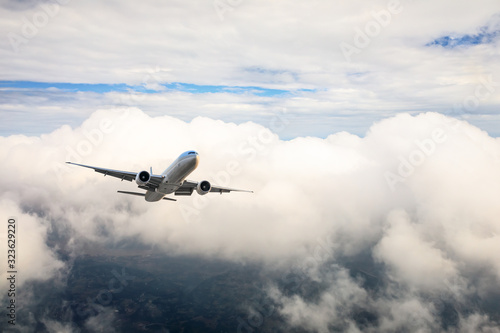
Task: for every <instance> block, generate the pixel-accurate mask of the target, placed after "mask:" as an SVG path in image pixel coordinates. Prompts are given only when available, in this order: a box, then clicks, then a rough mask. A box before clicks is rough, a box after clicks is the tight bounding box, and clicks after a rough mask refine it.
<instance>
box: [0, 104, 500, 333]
mask: <svg viewBox="0 0 500 333" xmlns="http://www.w3.org/2000/svg"><path fill="white" fill-rule="evenodd" d="M285 126H286V125H285ZM0 141H1V142H0V143H1V144H0V157H2V160H3V161H4V163H3V164H2V166H1V167H0V168H1V172H2V174H4V175H9V177H3V178H2V179H1V180H0V186H1V188H2V189H5V190H4V191H3V192H2V195H1V196H0V202H1V205H2V207H3V208H2V212H4V215H5V217H4V220H5V219H6V218H7V215H16V216H17V217H18V221H19V222H18V223H19V224H20V226H22V225H28V224H29V225H30V227H29V228H27V229H22V230H21V231H22V233H21V237H22V238H21V239H20V241H22V242H21V243H20V249H22V251H21V252H20V253H21V259H22V260H21V265H27V266H26V268H23V272H24V278H26V279H27V278H31V279H40V280H45V279H47V278H50V277H54V276H57V275H58V274H59V272H60V270H61V269H62V268H63V267H62V266H63V264H62V262H61V261H60V260H58V259H56V258H57V256H56V255H55V251H56V249H57V247H61V248H64V250H65V251H67V250H70V251H71V249H73V251H75V252H74V253H73V254H74V255H76V251H77V250H78V249H80V246H81V243H82V242H85V241H87V240H90V241H95V242H102V243H105V244H112V243H113V242H117V241H120V240H124V239H130V238H133V239H137V240H138V241H140V242H142V243H144V244H146V245H150V246H155V247H157V248H160V249H163V250H164V251H166V252H168V253H170V254H189V255H200V256H205V257H209V258H222V259H227V260H232V261H236V262H248V261H250V262H262V263H264V264H266V265H267V266H268V267H279V268H280V269H282V270H285V271H286V270H287V267H292V266H294V267H296V268H298V269H299V270H300V271H301V272H302V276H303V278H304V279H308V280H309V279H312V281H317V283H320V284H321V285H323V286H325V287H324V288H326V289H324V290H323V291H321V289H320V294H319V297H320V298H319V300H318V301H317V302H315V303H311V301H310V300H308V299H307V298H301V296H300V295H298V296H295V297H293V296H286V298H283V296H279V295H278V296H277V298H276V299H277V300H280V302H282V304H283V306H284V307H283V309H282V310H283V314H286V315H287V316H288V317H289V318H292V319H290V323H291V324H292V325H299V326H305V327H309V328H310V329H312V330H316V331H320V332H321V331H326V330H327V329H328V327H329V326H328V325H330V324H329V323H330V321H329V320H330V319H328V318H329V317H331V316H332V315H334V314H339V312H338V311H339V310H338V309H337V310H336V306H335V304H337V303H336V302H338V301H339V300H340V299H344V298H345V299H346V300H351V301H352V306H353V307H357V306H359V305H360V304H362V303H363V301H362V300H361V299H360V298H359V297H361V298H363V297H365V298H366V299H367V301H366V304H365V305H366V306H365V307H364V309H365V310H367V311H374V312H375V313H376V315H377V316H379V317H380V318H385V319H384V320H383V321H379V325H383V326H384V327H388V328H389V327H392V328H393V329H398V327H403V328H404V327H420V326H422V327H428V328H429V327H430V328H431V329H432V328H433V327H435V325H439V318H438V317H436V316H439V313H437V312H436V311H434V310H433V309H434V305H433V304H431V303H432V302H431V301H430V298H432V297H436V295H438V296H437V297H441V298H442V299H444V300H446V302H458V303H459V304H462V303H461V302H467V299H468V297H473V296H474V295H481V297H489V296H488V290H495V289H497V288H498V278H500V269H499V267H500V266H499V264H498V260H497V258H496V256H495V253H497V252H498V251H497V246H496V245H495V239H496V234H497V233H498V225H497V217H498V216H499V214H500V211H499V210H498V205H497V203H496V201H495V198H498V197H499V196H500V193H499V191H500V186H499V185H500V173H499V172H500V171H499V170H500V168H498V166H499V164H500V142H499V140H498V139H494V138H491V137H490V136H488V135H487V134H486V133H485V132H483V131H480V130H478V129H477V128H475V127H473V126H471V125H470V124H468V123H466V122H463V121H457V120H454V119H452V118H447V117H444V116H443V115H439V114H436V113H425V114H420V115H418V116H415V117H413V116H409V115H406V114H403V115H399V116H397V117H393V118H389V119H386V120H383V121H381V122H379V123H377V124H375V125H374V126H372V128H371V129H370V130H369V132H368V133H367V135H366V136H365V137H364V138H360V137H358V136H355V135H352V134H349V133H347V132H339V133H336V134H331V135H330V136H328V137H327V138H326V139H320V138H313V137H303V138H296V139H293V140H290V141H283V140H279V138H278V137H277V136H276V135H274V134H272V132H271V131H269V129H266V128H265V127H263V126H261V125H257V124H255V123H251V122H248V123H244V124H240V125H236V124H234V123H225V122H222V121H217V120H212V119H209V118H203V117H198V118H196V119H194V120H193V121H191V122H190V123H186V122H184V121H181V120H179V119H176V118H173V117H169V116H161V117H150V116H148V115H146V114H144V113H143V112H141V111H140V110H138V109H134V108H122V109H112V110H99V111H96V112H95V113H93V114H92V115H91V116H90V117H89V118H88V119H87V120H86V121H85V122H84V123H83V124H82V125H81V126H80V127H77V128H71V127H69V126H63V127H61V128H59V129H58V130H56V131H54V132H52V133H49V134H45V135H42V136H40V137H26V136H22V135H17V136H10V137H1V138H0ZM188 149H196V150H197V151H198V152H199V153H200V156H201V163H200V165H199V167H198V169H197V170H196V171H195V172H194V173H193V174H192V175H190V176H189V178H190V179H195V180H202V179H208V180H210V181H212V182H213V183H216V184H217V183H218V184H219V185H229V186H233V187H239V188H244V189H252V190H254V191H255V193H253V194H247V193H231V194H230V195H222V196H218V195H216V196H211V195H207V196H198V195H196V194H195V195H193V196H192V197H188V198H178V199H179V201H177V202H176V203H171V202H162V203H155V204H151V203H147V202H145V201H144V200H142V199H141V198H137V197H129V196H123V195H119V194H117V193H116V190H119V189H122V190H133V189H134V188H135V184H133V183H132V184H131V183H128V182H123V183H121V182H119V181H118V180H117V179H113V178H109V177H106V178H104V177H102V176H101V175H99V174H96V173H94V172H92V171H91V170H88V169H84V168H79V167H75V166H70V165H66V164H64V161H66V160H71V161H74V162H80V163H84V164H89V165H95V166H102V167H109V168H114V169H118V170H135V171H140V170H147V169H149V166H152V167H153V170H154V171H155V172H161V171H162V170H163V169H164V168H165V167H166V166H167V165H169V164H170V162H171V161H172V160H173V159H174V158H175V157H176V156H177V155H178V154H179V153H181V152H182V151H185V150H188ZM34 161H36V163H34ZM403 161H405V162H403ZM403 164H404V168H402V165H403ZM405 168H406V169H405ZM402 170H403V171H405V172H404V174H401V171H402ZM388 172H390V173H392V174H393V175H395V176H397V177H399V178H397V181H396V184H392V185H391V183H390V182H388V181H387V179H386V177H385V175H386V174H387V173H388ZM52 230H54V231H59V234H62V235H65V237H63V238H57V237H56V238H57V239H56V240H55V241H56V242H55V243H53V242H54V240H53V241H52V243H51V244H58V245H57V246H56V247H54V246H55V245H51V246H50V247H49V246H47V244H46V238H47V235H48V233H49V232H51V231H52ZM2 232H3V231H2ZM22 256H25V257H22ZM366 256H368V258H372V259H369V260H372V261H373V258H376V259H377V260H378V261H379V265H381V267H380V268H378V270H379V271H378V272H377V273H373V274H376V276H378V277H377V278H378V279H380V280H381V281H383V283H385V284H387V285H386V287H383V286H382V288H383V291H382V292H383V294H382V295H380V296H377V297H374V296H373V295H371V294H370V291H369V290H368V289H366V288H365V287H363V285H362V284H361V282H360V281H358V280H355V279H353V278H352V277H350V276H348V275H346V273H345V272H347V271H345V272H344V273H342V274H344V275H342V276H343V278H342V279H339V278H338V276H337V278H334V277H332V275H331V274H330V275H329V274H328V270H329V268H328V267H330V266H328V265H330V264H331V263H332V262H337V263H339V264H340V265H342V264H343V263H344V262H345V261H346V260H347V262H349V261H353V262H356V261H357V260H361V258H365V257H366ZM363 260H366V259H363ZM373 264H374V265H375V264H376V263H373ZM290 265H292V266H290ZM42 267H43V268H42ZM485 267H491V269H487V270H485V269H484V268H485ZM342 269H345V268H342ZM361 269H362V270H363V271H365V269H363V268H361ZM354 271H356V270H354ZM370 274H371V273H370ZM373 274H372V275H373ZM479 277H480V278H479ZM341 282H342V283H341ZM343 286H344V287H345V286H347V287H345V288H344V287H343ZM339 288H340V289H339ZM349 290H350V291H349ZM341 292H347V293H348V294H346V295H344V294H342V295H341V294H338V293H341ZM349 292H353V293H354V294H352V295H351V294H349ZM366 293H368V294H366ZM356 295H357V296H356ZM351 296H352V297H351ZM358 296H359V297H358ZM429 297H430V298H429ZM376 304H378V306H380V310H374V309H375V308H377V306H375V305H376ZM391 304H392V305H391ZM416 307H421V309H420V310H418V311H417V310H415V309H416ZM319 309H321V311H320V310H319ZM405 309H406V310H405ZM401 311H403V312H401ZM405 311H406V312H405ZM307 313H311V314H312V313H314V314H315V316H314V318H316V319H314V320H311V321H307V320H306V319H305V318H307V317H308V316H307V315H306V314H307ZM404 313H412V315H413V316H414V318H415V321H414V322H413V324H410V323H409V322H408V320H409V319H408V320H406V319H405V318H406V317H407V315H406V314H404ZM327 317H328V318H327ZM293 318H295V319H293ZM311 318H312V317H311ZM391 318H392V319H391ZM412 320H413V319H412ZM344 324H345V325H344V326H343V327H344V328H346V329H347V328H349V327H350V328H352V329H353V330H356V329H361V328H360V327H356V325H358V324H359V323H356V322H354V321H349V320H348V321H346V322H345V323H344ZM412 325H414V326H412ZM464 325H465V324H464ZM488 325H490V326H491V327H495V325H496V324H495V323H494V322H490V323H489V324H488Z"/></svg>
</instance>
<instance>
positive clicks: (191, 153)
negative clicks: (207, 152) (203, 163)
mask: <svg viewBox="0 0 500 333" xmlns="http://www.w3.org/2000/svg"><path fill="white" fill-rule="evenodd" d="M194 154H196V153H195V152H194V151H190V152H189V153H188V155H194Z"/></svg>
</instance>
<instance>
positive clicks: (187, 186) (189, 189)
mask: <svg viewBox="0 0 500 333" xmlns="http://www.w3.org/2000/svg"><path fill="white" fill-rule="evenodd" d="M196 186H198V182H193V181H191V180H185V181H184V182H183V183H182V186H181V187H179V188H178V189H177V191H175V195H191V193H193V190H194V189H196ZM210 192H216V193H220V194H222V193H229V192H250V193H253V191H248V190H239V189H236V188H229V187H223V186H217V185H212V187H211V188H210Z"/></svg>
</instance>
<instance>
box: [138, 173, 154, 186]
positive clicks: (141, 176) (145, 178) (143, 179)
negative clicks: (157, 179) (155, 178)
mask: <svg viewBox="0 0 500 333" xmlns="http://www.w3.org/2000/svg"><path fill="white" fill-rule="evenodd" d="M150 179H151V175H150V174H149V172H147V171H141V172H139V173H138V174H137V176H135V182H136V183H137V185H146V184H147V183H148V182H149V180H150Z"/></svg>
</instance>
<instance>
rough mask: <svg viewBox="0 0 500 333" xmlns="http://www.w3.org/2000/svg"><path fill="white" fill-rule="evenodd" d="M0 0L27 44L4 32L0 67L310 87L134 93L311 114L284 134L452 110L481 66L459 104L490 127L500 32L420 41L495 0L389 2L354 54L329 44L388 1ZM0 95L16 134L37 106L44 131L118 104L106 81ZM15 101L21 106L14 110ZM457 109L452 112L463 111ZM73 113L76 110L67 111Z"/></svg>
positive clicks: (75, 78) (93, 76)
mask: <svg viewBox="0 0 500 333" xmlns="http://www.w3.org/2000/svg"><path fill="white" fill-rule="evenodd" d="M61 2H63V1H61ZM229 3H231V2H229ZM33 4H35V3H33ZM11 5H12V2H11V1H8V2H4V5H3V6H2V7H1V8H0V11H1V12H0V14H2V17H4V18H5V19H4V20H2V22H0V31H1V32H3V35H5V36H7V34H9V33H15V34H17V35H19V36H21V37H22V38H25V39H26V43H21V44H20V45H19V47H18V48H19V50H18V52H17V53H16V52H13V49H12V45H11V43H10V42H9V39H8V38H4V39H2V41H1V42H0V57H1V58H2V59H3V60H4V61H2V62H0V64H1V65H0V66H1V67H0V69H1V70H2V73H3V74H4V75H3V77H4V80H21V81H22V80H28V81H41V82H76V83H81V82H83V83H126V84H129V85H142V86H145V87H150V88H151V87H155V88H158V89H159V88H160V87H161V86H159V84H161V83H167V82H186V83H194V84H206V85H226V86H256V87H264V88H275V89H285V90H292V91H295V90H296V89H300V88H308V89H317V90H316V91H315V92H309V93H298V94H297V95H298V96H295V97H297V98H290V97H289V96H287V97H286V98H280V97H275V98H259V97H255V96H253V97H252V98H249V97H248V96H234V94H229V93H226V94H215V95H210V94H209V96H192V95H191V94H184V93H181V94H172V93H169V92H167V91H164V92H162V93H159V94H158V95H156V94H155V95H154V96H147V97H145V99H144V100H141V101H138V100H135V101H133V106H138V107H140V108H141V109H143V110H144V111H146V112H147V113H148V114H150V115H157V114H159V113H161V114H164V113H165V112H168V113H169V115H172V116H176V117H179V116H180V117H182V118H183V119H184V120H191V119H193V118H195V117H196V115H206V116H209V117H211V118H223V119H224V120H225V121H237V122H244V121H246V120H252V121H256V122H259V123H261V124H265V121H261V114H262V113H266V114H273V113H276V109H275V108H276V107H278V108H280V109H282V108H287V109H288V110H289V112H290V113H292V114H294V115H299V116H301V115H302V116H304V115H307V117H309V119H308V120H307V119H305V118H306V117H300V121H301V122H302V124H301V125H298V127H299V129H301V130H295V131H293V132H292V131H290V132H289V134H288V137H293V136H297V135H315V136H326V135H327V134H328V133H327V129H328V128H332V126H334V127H335V128H338V130H342V129H343V130H348V131H350V132H356V133H357V134H358V135H360V134H363V133H364V132H365V130H366V129H367V128H368V127H369V126H370V124H371V123H372V122H373V120H378V119H383V118H385V117H387V116H390V115H393V114H394V113H398V112H407V111H412V112H416V111H439V112H445V113H446V112H451V111H452V110H453V109H454V108H455V105H462V106H461V107H459V109H463V103H464V99H465V98H467V97H468V96H474V94H475V92H476V88H477V86H478V85H480V84H481V79H482V78H484V77H488V76H492V78H493V81H494V82H495V83H496V86H495V87H494V89H495V90H494V91H493V93H492V94H491V95H490V96H488V97H487V98H486V97H485V98H481V99H480V100H479V103H477V104H471V105H472V106H471V107H470V108H469V109H467V110H465V111H466V113H467V114H471V115H470V117H471V118H470V119H469V121H470V122H472V123H474V124H476V125H479V126H480V127H481V128H483V129H486V130H488V131H489V132H490V134H492V135H495V136H498V134H499V133H498V130H497V129H498V127H499V126H498V123H499V119H498V115H497V109H498V105H499V103H500V99H499V94H498V93H497V92H498V82H499V81H500V79H499V77H500V68H499V65H498V61H496V59H497V58H498V50H499V48H498V41H494V42H492V43H489V44H484V45H477V46H474V47H469V48H458V49H454V50H449V49H444V48H441V47H431V48H430V47H427V46H425V45H426V44H427V43H429V42H431V41H433V40H434V39H435V38H439V37H442V36H446V35H450V34H470V35H473V34H475V33H477V32H478V31H479V30H480V28H481V27H484V26H491V27H496V26H497V25H498V23H497V21H498V15H495V14H498V13H495V10H496V8H497V6H496V2H495V1H494V0H482V1H480V2H474V3H473V2H470V1H465V0H464V1H458V2H457V1H451V0H448V1H444V2H440V3H439V4H436V3H434V2H431V1H420V2H414V1H404V0H401V1H400V7H401V8H400V9H401V10H400V12H398V13H397V14H392V15H391V19H390V20H389V21H390V22H389V23H388V24H387V25H386V26H382V27H381V28H380V32H378V33H376V34H373V35H372V36H371V37H370V39H369V43H368V44H367V46H366V47H364V46H363V47H357V48H358V50H359V53H356V54H354V55H353V56H352V57H351V58H352V59H351V61H348V60H347V59H346V58H345V57H344V55H343V54H342V51H341V49H340V47H339V46H340V45H341V43H343V42H344V43H349V44H352V45H354V44H355V38H356V34H357V31H358V29H361V30H364V29H365V28H366V26H367V25H369V24H370V23H373V22H375V23H376V22H377V20H376V19H375V18H374V16H373V13H374V12H375V13H380V12H383V11H388V10H389V5H388V2H386V1H376V2H373V1H369V2H367V1H353V2H349V3H346V2H328V3H325V2H323V1H305V2H294V3H293V4H289V3H288V2H285V1H277V2H273V4H269V3H268V2H265V1H245V2H234V3H231V4H230V6H232V7H234V8H232V10H229V11H227V12H225V15H224V20H223V21H221V20H220V18H219V15H218V13H217V10H216V9H215V8H214V6H213V5H214V3H213V2H212V1H208V2H207V1H197V2H196V1H194V2H189V3H186V2H182V1H170V2H167V3H165V4H162V5H161V6H159V5H158V4H157V3H154V2H142V3H141V4H140V5H139V4H137V3H135V2H127V1H122V2H120V3H113V2H110V3H101V2H92V1H90V2H85V3H82V2H78V1H70V2H67V3H66V2H64V4H63V5H60V6H59V10H58V11H57V13H56V14H54V15H52V16H51V15H49V14H47V13H45V10H44V9H43V7H40V6H39V5H34V6H25V7H23V8H16V9H15V10H14V9H13V8H12V6H11ZM96 9H98V10H96ZM37 15H38V16H37ZM43 15H46V16H48V17H49V18H48V20H47V22H46V24H43V23H44V22H45V21H40V22H41V23H39V24H38V25H39V27H36V26H35V28H33V29H34V30H35V31H36V33H35V32H34V33H33V37H30V36H31V34H28V37H29V38H28V37H23V36H24V35H23V31H25V30H26V31H29V28H26V26H29V24H28V23H26V22H31V23H33V21H34V18H35V17H42V16H43ZM457 17H461V19H460V20H457V19H456V18H457ZM39 19H40V18H39ZM33 24H34V23H33ZM25 34H26V33H25ZM4 95H5V96H6V97H7V100H6V101H4V103H3V104H4V105H3V106H2V112H3V113H4V115H5V118H6V119H7V121H10V122H11V124H9V125H5V124H4V125H3V126H9V128H2V131H3V133H19V132H22V131H23V130H22V129H21V128H23V129H24V130H26V131H27V132H24V133H29V131H30V129H28V128H25V126H27V125H28V126H32V125H33V123H31V124H27V122H26V121H25V120H23V119H22V118H25V119H26V118H28V119H29V118H31V117H30V116H34V117H35V118H37V117H38V116H37V114H41V113H43V114H48V115H49V116H50V115H53V117H49V118H46V117H44V118H39V119H38V120H40V121H41V122H43V123H40V124H39V125H38V126H42V125H43V127H44V128H45V129H46V130H45V131H43V130H39V129H38V130H37V131H32V132H31V133H37V134H38V133H40V132H47V131H51V130H53V129H54V128H56V127H57V126H60V125H62V124H63V123H65V122H64V121H63V122H62V121H61V118H64V119H65V121H66V123H67V122H68V121H71V122H72V123H73V124H76V123H79V121H81V120H83V119H84V118H86V117H87V116H88V115H89V114H90V113H91V112H90V110H92V109H96V108H100V107H109V106H114V105H116V100H115V101H113V99H114V98H115V97H116V93H115V94H114V96H108V95H111V94H108V95H105V96H102V95H99V94H94V93H82V95H83V96H80V95H78V96H76V97H73V96H72V95H71V94H68V93H65V94H63V95H62V96H63V98H64V99H65V102H63V103H61V101H60V100H59V99H57V98H60V97H61V96H54V95H53V94H48V93H47V94H45V93H44V94H43V95H42V96H34V95H33V93H30V94H25V93H23V94H21V97H19V96H18V95H16V96H10V95H9V94H4ZM52 98H55V99H52ZM68 98H69V99H70V100H71V101H68ZM82 100H83V101H84V103H82V102H83V101H82ZM19 101H22V102H19ZM82 104H84V105H82ZM96 104H97V105H96ZM32 107H35V109H33V108H32ZM44 108H45V109H44ZM35 110H36V112H35ZM14 111H17V112H19V111H22V112H26V114H23V115H22V117H21V119H19V118H18V117H19V116H16V115H15V114H13V112H14ZM463 111H464V110H461V112H458V115H459V116H463ZM75 112H76V115H75V116H74V117H76V118H77V119H76V120H75V119H74V118H73V117H71V118H70V117H68V113H70V114H75ZM454 112H455V113H457V110H455V111H454ZM18 114H19V113H18ZM313 115H314V116H313ZM311 117H312V118H311ZM48 119H51V120H50V121H49V120H48ZM324 124H327V125H324ZM302 126H304V127H306V128H305V129H304V128H303V127H302ZM301 127H302V128H301ZM14 128H15V129H14ZM353 129H354V130H355V131H353Z"/></svg>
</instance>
